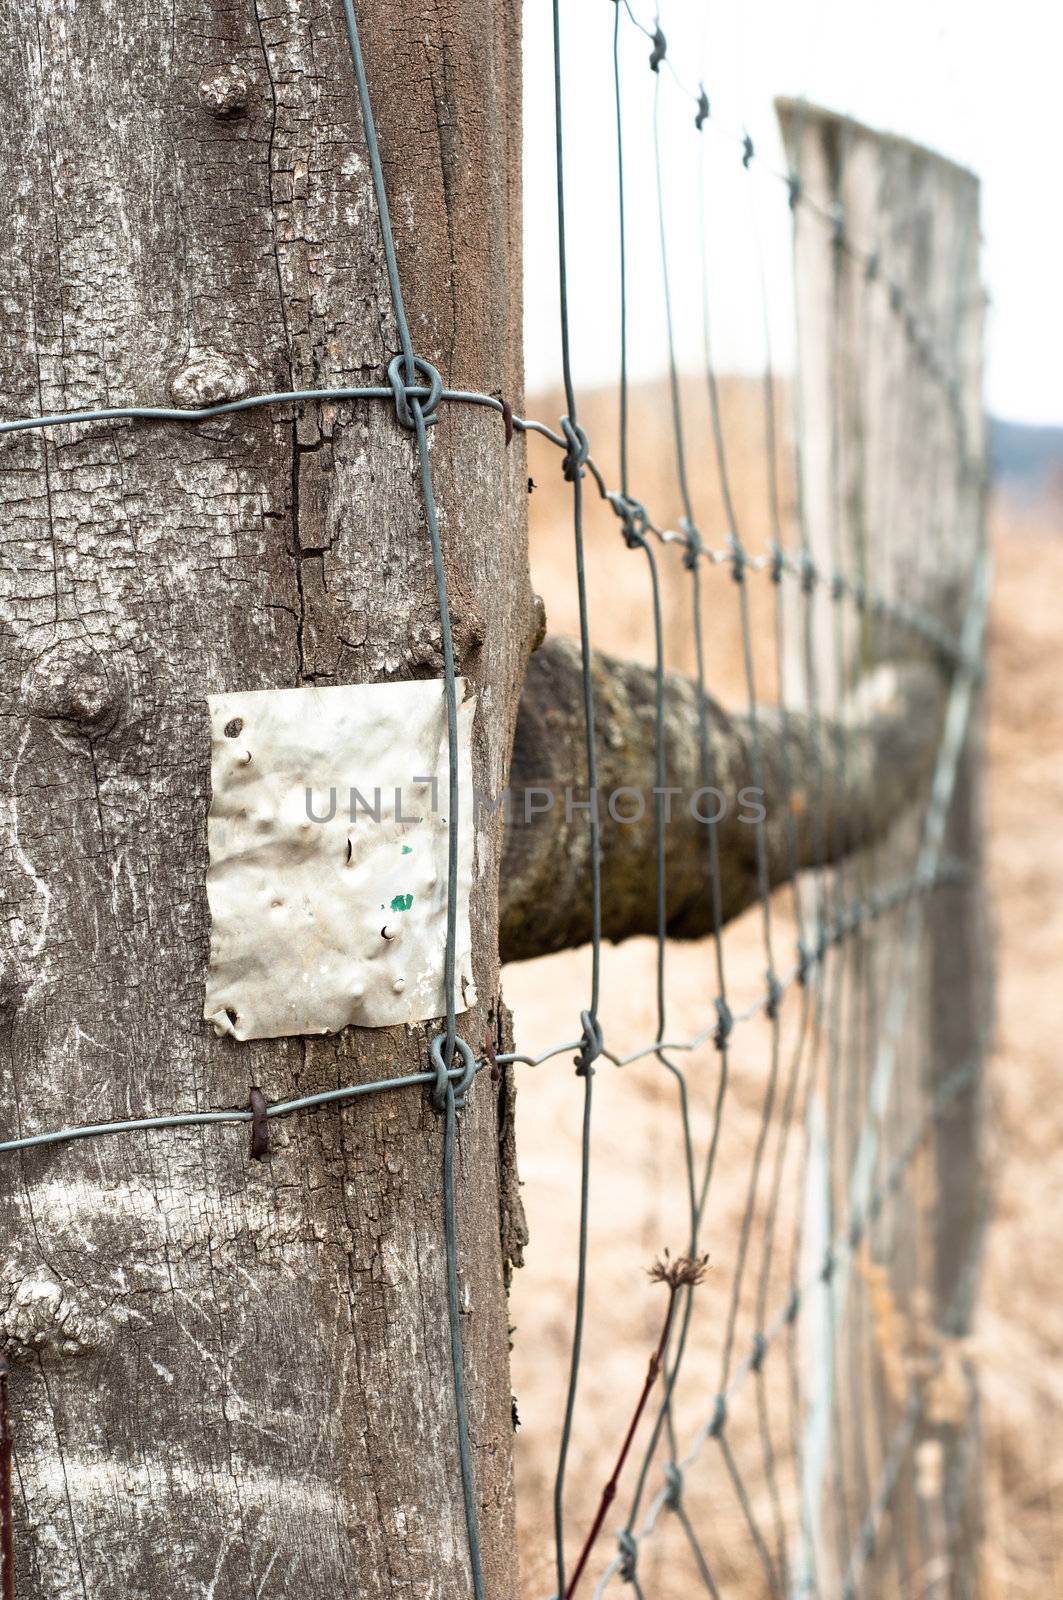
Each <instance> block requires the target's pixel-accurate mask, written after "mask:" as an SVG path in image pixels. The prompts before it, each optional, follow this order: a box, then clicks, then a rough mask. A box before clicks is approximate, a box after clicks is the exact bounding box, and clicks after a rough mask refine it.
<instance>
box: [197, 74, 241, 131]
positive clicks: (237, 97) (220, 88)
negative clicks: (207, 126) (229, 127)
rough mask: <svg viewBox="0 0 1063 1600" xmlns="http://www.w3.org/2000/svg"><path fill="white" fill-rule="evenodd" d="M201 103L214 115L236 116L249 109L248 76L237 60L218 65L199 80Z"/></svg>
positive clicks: (205, 109)
mask: <svg viewBox="0 0 1063 1600" xmlns="http://www.w3.org/2000/svg"><path fill="white" fill-rule="evenodd" d="M198 93H199V103H200V105H201V106H202V107H203V109H204V111H209V112H210V114H211V116H212V117H236V116H239V115H240V113H241V112H243V111H246V110H247V101H248V96H249V93H250V89H249V86H248V82H247V78H246V76H245V74H244V72H243V70H242V68H240V67H238V66H237V65H236V63H235V62H229V64H228V65H227V66H224V67H217V68H215V69H214V70H213V71H211V72H208V73H206V74H205V75H204V76H203V77H202V78H201V79H200V80H199V91H198Z"/></svg>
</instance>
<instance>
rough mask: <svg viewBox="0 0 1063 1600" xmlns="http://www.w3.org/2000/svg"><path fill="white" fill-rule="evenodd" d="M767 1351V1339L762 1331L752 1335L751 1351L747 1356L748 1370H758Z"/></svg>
mask: <svg viewBox="0 0 1063 1600" xmlns="http://www.w3.org/2000/svg"><path fill="white" fill-rule="evenodd" d="M767 1353H768V1341H767V1339H765V1337H764V1335H763V1334H762V1333H755V1334H754V1335H753V1353H752V1355H751V1356H750V1358H749V1366H750V1371H752V1372H759V1371H760V1369H761V1367H762V1366H763V1365H764V1357H765V1356H766V1355H767Z"/></svg>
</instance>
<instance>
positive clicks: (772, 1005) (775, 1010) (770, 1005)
mask: <svg viewBox="0 0 1063 1600" xmlns="http://www.w3.org/2000/svg"><path fill="white" fill-rule="evenodd" d="M767 996H768V998H767V1003H766V1004H765V1007H764V1012H765V1015H766V1016H767V1018H768V1021H769V1022H774V1021H775V1019H776V1017H777V1016H778V1015H779V1007H780V1005H781V1004H782V997H783V987H782V984H781V983H780V982H779V979H778V977H777V976H776V975H775V973H774V972H769V973H768V976H767Z"/></svg>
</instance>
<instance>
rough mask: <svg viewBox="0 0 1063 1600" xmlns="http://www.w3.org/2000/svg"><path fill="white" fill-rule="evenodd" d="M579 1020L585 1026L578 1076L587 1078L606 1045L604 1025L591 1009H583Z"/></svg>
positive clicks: (577, 1060) (577, 1065) (578, 1059)
mask: <svg viewBox="0 0 1063 1600" xmlns="http://www.w3.org/2000/svg"><path fill="white" fill-rule="evenodd" d="M579 1020H580V1022H581V1024H582V1026H583V1039H582V1043H581V1045H580V1053H579V1055H578V1056H577V1057H576V1076H577V1078H585V1077H586V1076H587V1074H588V1073H589V1072H591V1071H592V1070H593V1066H594V1063H595V1062H596V1061H597V1059H598V1057H599V1056H600V1055H601V1053H602V1051H603V1050H604V1048H605V1045H604V1043H603V1041H602V1025H601V1023H600V1022H599V1021H598V1018H597V1017H596V1016H593V1015H592V1013H591V1012H589V1011H581V1012H580V1014H579Z"/></svg>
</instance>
